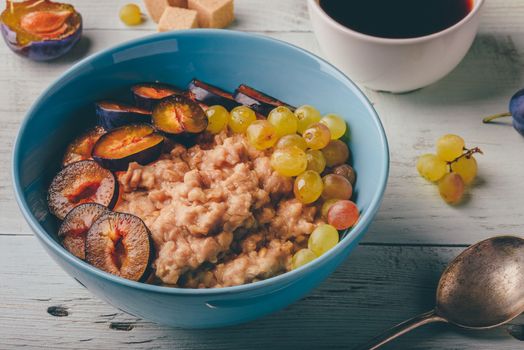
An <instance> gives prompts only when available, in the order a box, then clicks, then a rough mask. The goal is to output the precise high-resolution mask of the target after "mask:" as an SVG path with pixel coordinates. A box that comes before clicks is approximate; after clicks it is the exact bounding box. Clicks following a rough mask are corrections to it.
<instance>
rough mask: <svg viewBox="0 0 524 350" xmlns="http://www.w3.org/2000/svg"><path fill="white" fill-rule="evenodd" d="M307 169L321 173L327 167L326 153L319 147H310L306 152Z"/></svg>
mask: <svg viewBox="0 0 524 350" xmlns="http://www.w3.org/2000/svg"><path fill="white" fill-rule="evenodd" d="M306 157H307V169H308V170H313V171H316V172H317V173H319V174H321V173H322V172H323V171H324V169H325V168H326V160H325V159H324V155H323V154H322V152H320V151H319V150H318V149H310V150H308V151H307V152H306Z"/></svg>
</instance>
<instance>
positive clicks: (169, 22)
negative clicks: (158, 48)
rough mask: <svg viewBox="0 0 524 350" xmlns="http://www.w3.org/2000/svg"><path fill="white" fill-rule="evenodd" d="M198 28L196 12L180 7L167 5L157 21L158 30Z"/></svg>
mask: <svg viewBox="0 0 524 350" xmlns="http://www.w3.org/2000/svg"><path fill="white" fill-rule="evenodd" d="M189 28H198V20H197V12H196V11H193V10H188V9H183V8H181V7H167V8H166V9H165V11H164V13H163V14H162V17H160V21H159V22H158V31H159V32H168V31H170V30H179V29H189Z"/></svg>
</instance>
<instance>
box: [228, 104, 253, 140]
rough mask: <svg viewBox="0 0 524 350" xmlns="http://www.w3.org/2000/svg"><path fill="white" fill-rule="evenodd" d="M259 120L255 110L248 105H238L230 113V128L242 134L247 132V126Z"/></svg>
mask: <svg viewBox="0 0 524 350" xmlns="http://www.w3.org/2000/svg"><path fill="white" fill-rule="evenodd" d="M255 120H257V116H256V114H255V112H253V110H252V109H251V108H249V107H247V106H238V107H235V108H233V109H232V110H231V112H230V113H229V123H228V125H229V128H230V129H231V131H233V132H234V133H237V134H240V133H243V132H246V130H247V127H248V126H249V125H250V124H251V123H253V122H254V121H255Z"/></svg>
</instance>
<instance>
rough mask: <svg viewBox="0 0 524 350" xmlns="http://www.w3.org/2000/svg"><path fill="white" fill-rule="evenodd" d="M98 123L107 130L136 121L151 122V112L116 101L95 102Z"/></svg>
mask: <svg viewBox="0 0 524 350" xmlns="http://www.w3.org/2000/svg"><path fill="white" fill-rule="evenodd" d="M95 109H96V115H97V117H98V124H100V125H101V126H102V127H103V128H104V129H106V130H107V131H109V130H112V129H115V128H118V127H121V126H124V125H128V124H134V123H149V122H150V121H151V112H150V111H148V110H146V109H143V108H139V107H135V106H131V105H128V104H125V103H121V102H115V101H99V102H96V103H95Z"/></svg>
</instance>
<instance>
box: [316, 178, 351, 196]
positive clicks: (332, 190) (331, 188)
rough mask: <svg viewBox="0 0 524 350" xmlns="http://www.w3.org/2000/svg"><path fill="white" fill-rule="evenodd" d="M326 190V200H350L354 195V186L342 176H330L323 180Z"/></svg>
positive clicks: (323, 194) (323, 193) (324, 194)
mask: <svg viewBox="0 0 524 350" xmlns="http://www.w3.org/2000/svg"><path fill="white" fill-rule="evenodd" d="M322 181H323V182H324V190H323V191H322V198H324V199H332V198H336V199H350V198H351V196H352V195H353V186H351V183H350V182H349V181H348V179H346V178H345V177H344V176H342V175H337V174H328V175H326V176H324V177H323V178H322Z"/></svg>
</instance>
